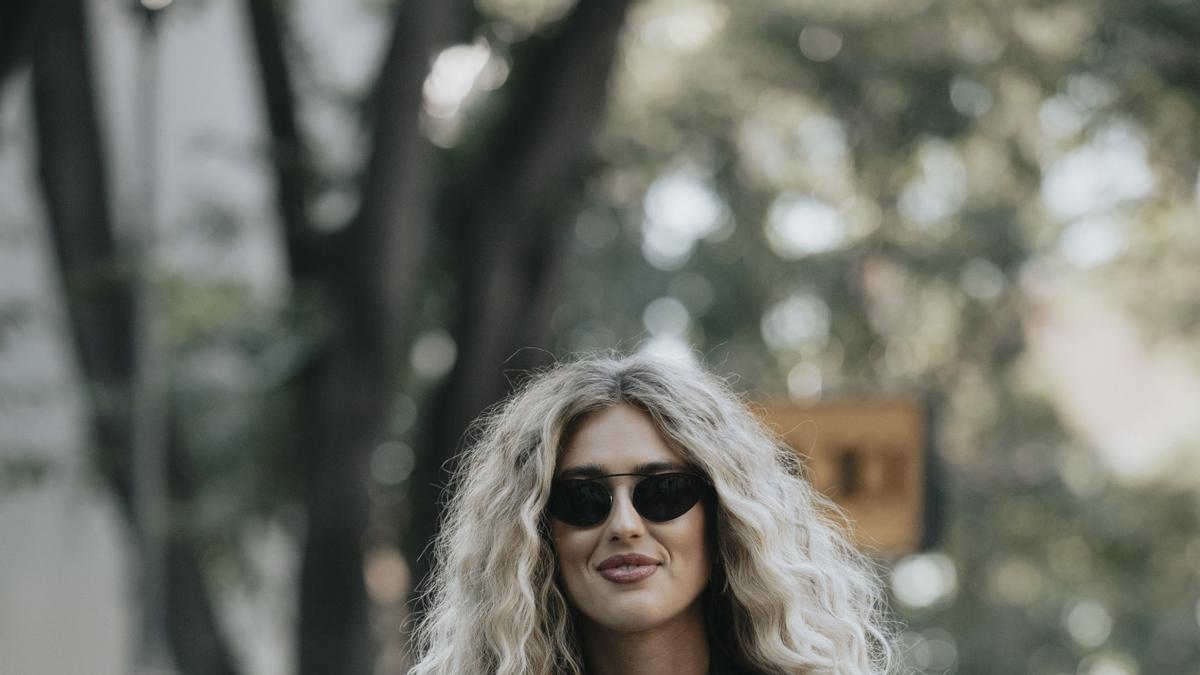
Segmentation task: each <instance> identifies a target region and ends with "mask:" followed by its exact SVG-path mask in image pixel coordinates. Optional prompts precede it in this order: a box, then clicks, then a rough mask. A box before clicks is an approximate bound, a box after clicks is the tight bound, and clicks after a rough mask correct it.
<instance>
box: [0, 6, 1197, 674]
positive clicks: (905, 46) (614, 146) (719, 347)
mask: <svg viewBox="0 0 1200 675" xmlns="http://www.w3.org/2000/svg"><path fill="white" fill-rule="evenodd" d="M1198 169H1200V5H1198V4H1197V3H1194V2H1189V1H1187V0H1060V1H1058V2H1044V1H1042V0H1004V1H995V0H955V1H953V2H951V1H949V0H941V1H938V0H888V1H883V0H837V1H834V0H740V1H739V2H718V1H716V0H638V1H632V0H575V1H574V2H572V0H475V1H474V2H471V1H470V0H400V1H399V2H389V1H385V0H349V1H343V2H333V1H331V0H244V1H240V2H238V1H235V0H175V1H174V2H172V1H171V0H142V1H141V2H140V3H138V2H133V1H131V0H87V1H83V0H37V1H35V0H9V1H8V2H5V3H3V5H2V6H0V673H3V674H4V675H40V674H54V675H58V674H66V673H88V674H89V675H109V674H112V675H118V674H123V673H129V672H181V673H189V674H195V675H206V674H209V673H213V674H218V675H234V674H239V675H240V674H262V675H285V674H291V673H300V674H302V675H318V674H319V675H332V674H335V673H380V674H390V673H400V672H403V669H404V667H405V663H406V656H405V653H404V638H405V633H404V627H405V626H406V623H405V621H406V618H407V613H406V609H405V608H406V606H408V605H407V603H408V601H409V599H410V593H411V589H412V588H413V584H414V581H415V580H417V579H420V578H422V577H423V575H424V574H426V572H427V565H428V559H427V557H420V556H419V555H418V554H419V553H420V552H421V551H423V550H424V549H425V547H426V545H427V543H428V541H429V538H430V537H431V536H432V534H433V533H434V531H435V530H434V523H435V522H436V517H437V503H438V502H437V498H438V494H439V486H440V485H441V484H442V483H444V481H445V479H446V476H447V473H446V472H447V471H449V470H451V469H452V468H453V465H454V464H453V457H454V453H455V451H456V449H457V448H459V447H460V443H461V441H462V440H463V439H464V438H467V437H469V433H468V432H467V429H468V424H469V422H470V420H472V419H473V418H474V417H475V416H476V415H477V414H478V413H479V412H480V411H482V410H484V409H485V408H486V407H487V406H489V405H491V404H492V403H494V402H495V401H497V400H498V399H499V398H501V397H502V396H503V395H504V394H505V393H506V392H507V391H509V389H510V387H511V385H512V384H513V383H516V382H519V381H520V379H521V378H522V377H523V375H522V373H523V372H526V371H527V370H528V369H530V368H533V367H537V366H540V365H545V364H548V363H551V362H552V361H553V360H554V359H556V358H562V357H565V356H568V355H570V354H573V353H578V352H583V351H590V350H596V349H603V350H607V349H614V348H615V349H619V350H622V351H637V350H651V351H654V352H657V353H661V354H664V355H667V356H670V357H673V358H681V359H688V360H692V361H695V362H702V363H705V364H707V365H708V366H709V367H711V368H713V369H715V370H716V371H717V372H720V373H723V374H728V375H733V376H734V377H735V380H734V386H735V387H736V388H738V389H740V390H743V391H746V392H747V393H748V396H749V397H750V398H751V399H752V400H755V401H758V402H762V403H763V404H767V405H784V406H790V408H789V409H790V410H791V411H792V413H793V414H801V415H803V413H802V412H801V413H796V411H797V410H799V411H803V410H805V409H808V408H809V407H811V406H815V405H829V404H831V403H838V404H839V405H842V406H848V407H849V408H848V409H850V410H852V411H856V412H855V416H853V418H852V420H851V422H849V423H847V424H849V427H850V428H865V429H872V428H876V429H880V428H884V427H883V426H879V425H882V424H883V423H882V422H879V425H875V424H874V423H873V422H872V419H873V418H872V415H874V414H876V413H874V412H872V411H873V410H876V408H873V407H872V406H871V405H867V404H866V403H855V402H872V401H893V402H895V401H899V402H900V403H901V405H902V407H903V406H909V407H910V408H912V409H915V410H918V411H919V415H920V417H921V419H923V420H925V421H927V422H928V425H927V427H926V428H925V430H924V431H923V432H921V434H922V436H921V440H920V443H919V445H920V446H921V448H922V452H923V453H924V455H922V456H921V457H919V458H918V459H914V460H912V461H919V462H921V466H920V474H921V475H925V476H927V477H928V480H927V481H926V482H925V483H924V488H923V489H924V495H925V497H922V501H920V503H919V504H915V503H914V504H909V506H912V507H915V508H918V509H919V510H920V514H919V515H920V526H919V527H920V531H919V532H918V533H917V534H918V535H919V536H918V537H917V539H914V540H913V542H912V543H911V544H910V545H909V546H907V547H899V548H891V549H886V548H885V549H881V550H878V551H876V555H877V556H878V558H879V560H880V563H881V569H882V570H883V572H884V575H885V577H886V580H887V583H888V585H889V590H890V596H891V605H892V611H893V613H894V615H895V617H896V619H897V621H898V622H900V624H901V625H902V626H903V628H902V639H903V643H904V646H903V649H904V654H905V656H904V658H905V663H906V665H907V667H909V668H910V669H912V671H913V672H915V673H938V674H942V673H963V674H972V675H975V674H1011V673H1030V674H1035V675H1136V674H1139V673H1143V674H1151V673H1153V674H1167V673H1170V674H1175V673H1181V674H1194V673H1200V530H1198V529H1197V521H1198V520H1200V500H1198V497H1200V462H1198V461H1197V459H1198V458H1200V413H1198V411H1200V342H1198V341H1197V339H1196V337H1197V330H1198V328H1200V228H1198V221H1200V218H1198V216H1200V180H1198ZM839 402H840V403H839ZM847 402H849V403H847ZM784 430H785V431H786V430H787V429H784ZM802 450H803V449H802ZM836 496H837V495H835V497H836ZM852 515H853V510H852ZM918 540H919V541H918Z"/></svg>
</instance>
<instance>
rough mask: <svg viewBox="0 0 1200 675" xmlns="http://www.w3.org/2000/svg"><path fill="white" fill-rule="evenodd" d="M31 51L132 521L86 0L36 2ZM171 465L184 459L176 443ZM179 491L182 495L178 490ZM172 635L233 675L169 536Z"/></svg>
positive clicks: (187, 658)
mask: <svg viewBox="0 0 1200 675" xmlns="http://www.w3.org/2000/svg"><path fill="white" fill-rule="evenodd" d="M31 44H32V48H31V49H32V62H33V85H34V86H33V92H34V106H35V110H36V124H37V132H38V157H37V161H38V172H39V177H40V180H41V185H42V191H43V193H44V197H45V204H46V210H47V215H48V217H49V221H50V229H51V239H52V241H53V245H54V253H55V256H56V258H57V261H58V267H59V270H60V273H61V278H62V283H63V290H64V293H65V296H66V298H65V299H66V305H67V311H68V315H69V317H70V325H71V334H72V337H73V338H74V342H75V345H76V349H77V350H78V354H79V364H80V368H81V369H82V371H83V375H84V379H85V381H87V382H88V385H89V387H90V391H89V392H88V394H89V400H90V402H91V408H92V410H91V417H90V421H89V424H90V427H91V434H92V437H93V439H94V441H95V443H96V444H97V445H98V449H99V452H98V454H99V457H100V461H101V470H102V472H103V474H104V475H105V477H106V478H107V479H108V481H109V482H110V484H111V485H112V487H113V490H114V493H115V494H116V496H117V500H118V503H119V504H120V506H121V508H122V510H123V511H124V513H125V515H126V516H127V517H128V518H129V519H130V521H131V522H133V508H132V491H131V480H130V474H129V468H130V457H129V453H130V448H131V446H132V426H131V425H132V422H131V415H132V403H131V387H132V381H133V373H134V352H133V301H132V292H131V286H130V276H131V275H130V272H131V270H130V269H129V267H128V265H126V264H124V263H123V261H121V259H120V256H119V254H118V250H117V246H116V241H115V237H114V234H113V226H112V219H111V215H110V211H109V203H108V197H107V193H106V187H107V186H106V177H105V168H104V156H103V152H102V146H101V142H100V135H99V131H98V129H97V122H96V110H95V107H96V106H95V100H94V97H93V85H92V77H91V63H90V61H89V58H88V46H87V21H86V15H85V12H84V7H83V3H82V2H81V0H44V1H43V2H39V3H38V4H37V9H36V14H35V17H34V39H33V40H32V41H31ZM172 452H173V453H174V454H175V455H176V457H175V461H176V463H177V464H178V463H179V462H182V461H185V460H186V458H185V457H184V456H183V455H182V454H181V453H182V450H181V448H179V447H178V446H177V445H176V446H175V447H173V448H172ZM175 487H177V488H179V487H184V485H183V484H182V483H180V482H178V481H177V482H176V483H175ZM167 575H168V578H169V580H170V583H169V590H168V602H169V603H170V608H171V611H170V612H169V613H168V621H169V625H168V626H167V631H168V633H169V634H170V636H171V637H172V639H173V644H174V651H175V652H176V659H177V663H178V665H179V667H180V668H182V669H183V670H184V671H185V672H188V673H205V674H207V673H214V674H216V675H233V673H235V672H236V671H235V670H234V668H233V667H232V662H231V659H230V657H229V654H228V652H227V651H226V650H225V649H224V647H223V641H222V638H221V636H220V634H219V631H218V630H217V626H216V621H215V619H214V617H213V612H212V607H211V604H210V603H209V596H208V593H207V590H206V588H205V582H204V578H203V575H202V574H201V573H200V569H199V566H198V565H197V561H196V554H195V550H194V547H193V545H192V542H191V540H190V539H188V538H186V537H185V536H179V535H176V536H173V537H172V540H171V542H170V544H169V551H168V569H167Z"/></svg>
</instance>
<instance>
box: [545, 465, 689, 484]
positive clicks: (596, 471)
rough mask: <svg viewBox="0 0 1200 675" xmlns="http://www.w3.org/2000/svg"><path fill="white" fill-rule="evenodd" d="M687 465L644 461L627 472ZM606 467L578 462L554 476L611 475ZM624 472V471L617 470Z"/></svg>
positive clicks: (667, 468)
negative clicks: (576, 464) (577, 464)
mask: <svg viewBox="0 0 1200 675" xmlns="http://www.w3.org/2000/svg"><path fill="white" fill-rule="evenodd" d="M687 470H688V468H687V466H685V465H683V464H680V463H678V462H644V463H642V464H638V465H637V466H635V467H633V469H631V470H630V471H628V473H648V474H652V473H663V472H664V471H687ZM612 473H613V472H610V471H609V470H608V469H605V468H604V467H603V466H601V465H599V464H580V465H579V466H573V467H571V468H569V469H565V470H563V472H562V473H560V474H558V475H557V476H555V477H554V478H555V480H571V479H572V478H595V477H597V476H607V475H611V474H612ZM619 473H626V472H623V471H622V472H619Z"/></svg>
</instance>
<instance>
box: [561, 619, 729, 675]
mask: <svg viewBox="0 0 1200 675" xmlns="http://www.w3.org/2000/svg"><path fill="white" fill-rule="evenodd" d="M581 628H582V631H581V633H582V634H581V636H580V637H581V638H582V643H583V659H584V663H585V664H586V665H587V672H588V675H706V674H707V673H708V637H707V636H706V634H705V630H704V611H703V609H702V608H701V606H700V603H696V604H694V605H693V606H692V607H691V608H690V609H689V610H687V611H686V612H684V613H683V614H680V615H679V616H677V617H675V618H674V619H671V620H670V621H668V622H667V623H665V624H663V625H660V626H655V627H653V628H649V629H646V630H643V631H637V632H632V633H624V632H619V631H614V630H610V629H608V628H605V627H603V626H598V625H596V624H595V623H592V622H591V621H588V620H586V619H583V621H582V626H581Z"/></svg>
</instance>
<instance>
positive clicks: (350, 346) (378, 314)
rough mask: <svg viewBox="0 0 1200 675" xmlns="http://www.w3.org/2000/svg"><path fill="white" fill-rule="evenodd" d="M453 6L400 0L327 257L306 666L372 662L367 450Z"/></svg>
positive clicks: (308, 437) (419, 224)
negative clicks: (348, 196)
mask: <svg viewBox="0 0 1200 675" xmlns="http://www.w3.org/2000/svg"><path fill="white" fill-rule="evenodd" d="M459 10H460V7H459V3H457V2H450V1H448V0H405V2H403V3H401V5H400V8H399V11H398V12H397V15H396V24H395V30H394V32H393V34H392V38H391V42H390V44H389V47H388V50H387V53H386V56H385V58H384V62H383V68H382V70H381V73H380V76H379V80H378V82H377V84H376V86H375V91H374V99H373V101H372V114H373V119H372V125H373V126H372V128H373V134H372V139H373V143H372V145H371V148H372V151H371V156H370V158H369V161H368V164H367V168H366V173H365V175H364V178H363V183H362V187H361V209H360V211H359V212H358V214H357V215H356V217H355V218H354V220H353V221H352V222H351V223H350V224H349V226H348V227H347V228H346V229H345V230H344V231H342V232H341V233H340V234H339V235H337V237H336V238H335V241H334V242H333V243H332V250H331V252H330V253H329V254H328V255H327V256H326V258H325V260H324V261H323V263H324V264H323V265H322V267H321V268H320V282H321V284H320V287H321V290H322V291H323V292H324V294H325V298H326V300H327V301H328V303H329V306H330V310H331V312H332V319H333V327H332V329H331V334H330V336H329V339H328V341H327V342H326V343H325V344H324V345H323V346H322V348H321V350H320V353H319V354H318V355H317V357H316V358H315V359H314V360H313V362H312V363H311V364H310V367H309V368H308V369H307V371H306V373H305V374H304V377H303V379H302V387H303V393H302V396H301V407H300V409H299V411H298V412H299V416H300V419H299V428H300V429H301V430H302V433H301V435H300V448H299V450H300V453H301V455H302V457H303V467H304V475H305V480H304V505H305V512H306V514H307V517H308V527H307V534H306V538H305V543H304V552H303V561H302V570H301V585H300V627H299V641H298V642H299V672H300V674H301V675H335V674H337V673H353V674H358V673H366V672H369V671H370V670H371V668H372V664H373V661H374V659H373V653H374V649H373V646H372V642H371V640H370V634H369V630H368V624H367V612H368V602H367V597H366V592H365V588H364V584H363V550H362V547H363V543H364V541H363V539H364V535H365V529H366V524H367V513H368V507H369V504H368V501H367V497H366V494H367V493H366V488H367V483H368V480H369V474H368V465H369V457H370V453H371V451H372V450H373V449H374V447H375V446H376V444H377V443H378V442H379V440H380V429H381V427H382V424H383V421H384V416H385V414H386V412H387V411H388V410H389V409H390V403H391V399H392V396H393V394H394V387H395V383H396V375H397V370H398V369H397V364H398V363H400V362H401V359H402V358H403V354H404V353H405V350H404V346H405V342H406V339H407V335H406V332H405V322H404V319H405V317H407V316H408V315H409V314H410V313H411V311H412V309H413V307H414V306H415V305H416V301H417V299H418V297H419V294H420V290H421V288H422V287H423V285H422V283H421V278H420V271H421V261H422V259H423V257H424V254H425V248H426V241H427V239H428V236H429V232H428V230H429V225H430V221H431V216H430V208H431V206H430V205H431V202H432V196H431V194H430V192H431V190H432V188H433V180H432V179H433V177H432V172H431V170H430V165H431V160H432V157H433V151H432V147H431V146H430V145H429V143H428V141H427V140H426V139H425V138H424V136H423V134H422V133H421V130H420V123H419V114H420V110H421V104H422V85H423V84H424V81H425V77H426V75H427V73H428V70H429V66H430V63H431V60H432V58H433V54H434V52H435V50H436V48H437V47H438V46H440V44H441V43H442V42H443V41H444V40H445V39H446V36H447V35H448V33H449V30H450V27H451V19H452V17H453V16H454V14H455V13H456V12H457V11H459ZM278 138H279V137H278V135H277V137H276V139H277V143H278ZM296 236H300V230H299V228H297V227H295V224H291V225H289V227H288V237H289V239H292V238H294V237H296ZM291 248H293V247H292V246H291V245H289V249H291ZM295 248H297V249H300V248H302V247H299V246H297V247H295ZM293 269H294V271H295V270H297V269H305V268H304V267H302V266H297V265H294V266H293Z"/></svg>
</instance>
